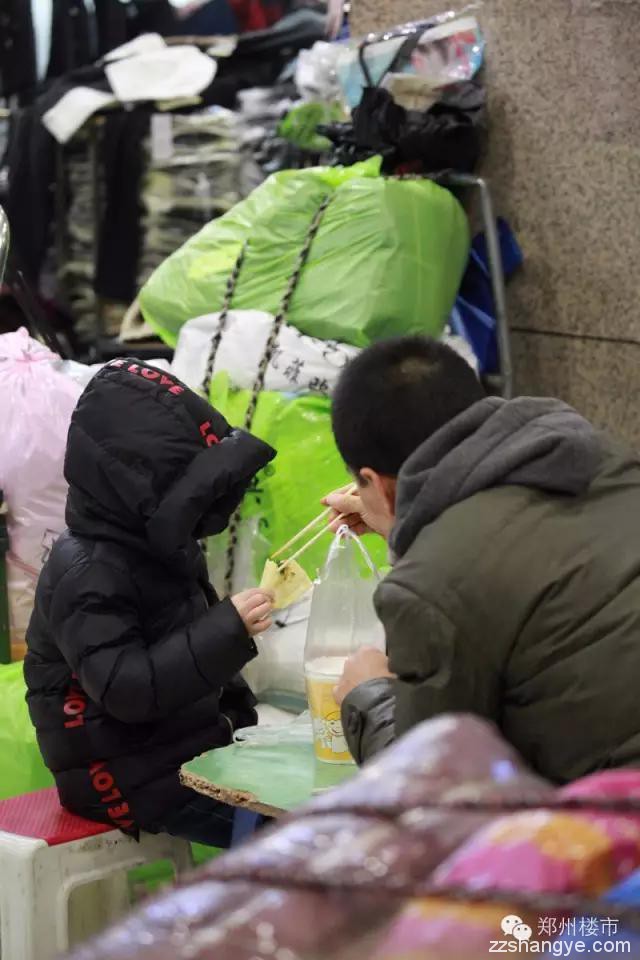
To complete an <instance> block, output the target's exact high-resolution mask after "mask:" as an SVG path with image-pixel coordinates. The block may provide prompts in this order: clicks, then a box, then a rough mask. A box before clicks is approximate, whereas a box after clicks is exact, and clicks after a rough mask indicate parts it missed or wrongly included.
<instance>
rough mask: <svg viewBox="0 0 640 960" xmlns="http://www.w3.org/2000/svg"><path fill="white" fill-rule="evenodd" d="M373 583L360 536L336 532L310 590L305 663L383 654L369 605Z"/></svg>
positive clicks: (375, 576) (375, 580) (372, 570)
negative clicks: (364, 652) (366, 650)
mask: <svg viewBox="0 0 640 960" xmlns="http://www.w3.org/2000/svg"><path fill="white" fill-rule="evenodd" d="M379 581H380V574H379V572H378V569H377V567H376V566H375V564H374V562H373V560H372V559H371V557H370V555H369V552H368V551H367V548H366V547H365V545H364V543H363V542H362V540H361V539H360V537H357V536H356V535H355V534H354V533H353V532H352V531H351V530H350V529H349V527H347V526H343V527H341V528H340V529H339V530H338V532H337V534H336V536H335V538H334V540H333V543H332V544H331V548H330V550H329V554H328V556H327V562H326V563H325V566H324V569H323V571H322V573H321V575H320V578H319V580H318V582H317V583H316V584H315V586H314V590H313V599H312V601H311V612H310V614H309V627H308V630H307V642H306V646H305V654H304V657H305V664H308V663H309V662H311V661H313V660H315V659H316V658H318V657H340V658H345V657H348V656H350V655H351V654H352V653H355V652H356V650H358V649H359V648H360V647H365V646H366V647H378V648H379V649H380V650H384V647H385V641H384V629H383V627H382V624H381V623H380V621H379V620H378V617H377V614H376V611H375V608H374V606H373V594H374V592H375V589H376V587H377V586H378V583H379Z"/></svg>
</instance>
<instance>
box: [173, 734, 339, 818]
mask: <svg viewBox="0 0 640 960" xmlns="http://www.w3.org/2000/svg"><path fill="white" fill-rule="evenodd" d="M356 770H357V767H356V765H355V764H334V763H321V762H320V761H318V760H316V758H315V754H314V752H313V746H312V744H311V743H309V744H306V743H293V744H285V743H283V744H270V745H266V744H260V745H258V744H256V745H253V744H252V745H242V744H232V745H231V746H230V747H223V748H222V749H220V750H211V751H210V752H209V753H204V754H202V756H200V757H197V758H196V759H195V760H192V761H191V762H190V763H187V764H185V765H184V767H183V768H182V781H183V783H184V784H185V785H186V786H189V787H191V788H192V789H193V790H197V791H198V793H203V794H206V795H207V796H211V797H215V798H216V799H219V800H222V801H224V802H225V803H229V804H231V805H232V806H235V807H246V808H248V809H250V810H255V811H256V812H257V813H264V814H265V815H267V816H271V817H278V816H282V814H283V813H286V812H287V811H289V810H293V809H294V807H298V806H300V805H301V804H303V803H305V802H306V801H307V800H309V799H310V797H312V796H313V794H314V793H318V792H320V791H323V790H327V789H329V788H330V787H333V786H336V785H337V784H339V783H342V781H343V780H346V779H347V778H348V777H352V776H353V775H354V773H355V772H356Z"/></svg>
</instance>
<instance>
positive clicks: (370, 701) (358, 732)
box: [342, 677, 395, 764]
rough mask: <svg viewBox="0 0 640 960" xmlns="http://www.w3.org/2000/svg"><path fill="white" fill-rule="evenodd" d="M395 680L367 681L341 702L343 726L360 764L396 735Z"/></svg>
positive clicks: (352, 752)
mask: <svg viewBox="0 0 640 960" xmlns="http://www.w3.org/2000/svg"><path fill="white" fill-rule="evenodd" d="M394 715H395V693H394V681H393V680H390V679H387V678H386V677H382V678H380V679H377V680H367V681H366V682H365V683H361V684H360V685H359V686H358V687H356V688H355V690H352V691H351V693H350V694H348V695H347V696H346V697H345V699H344V700H343V702H342V726H343V729H344V734H345V737H346V740H347V744H348V746H349V750H350V751H351V755H352V757H353V758H354V760H355V761H356V763H358V764H362V763H364V762H365V761H366V760H368V759H369V758H370V757H372V756H373V755H374V754H376V753H378V752H379V751H380V750H383V749H384V747H386V746H388V745H389V743H391V741H392V740H393V739H394V735H395V716H394Z"/></svg>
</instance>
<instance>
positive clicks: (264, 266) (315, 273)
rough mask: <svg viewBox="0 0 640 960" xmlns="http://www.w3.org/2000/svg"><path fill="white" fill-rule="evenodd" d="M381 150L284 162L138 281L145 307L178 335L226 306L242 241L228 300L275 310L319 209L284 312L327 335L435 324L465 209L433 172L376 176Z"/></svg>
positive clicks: (449, 302)
mask: <svg viewBox="0 0 640 960" xmlns="http://www.w3.org/2000/svg"><path fill="white" fill-rule="evenodd" d="M379 172H380V160H379V158H373V159H372V160H368V161H366V162H365V163H361V164H356V165H355V166H353V167H344V168H343V167H331V168H322V167H319V168H316V169H306V170H287V171H283V172H281V173H276V174H274V175H273V176H272V177H270V178H269V179H268V180H267V181H265V183H263V184H262V185H261V186H260V187H258V188H257V189H256V190H254V191H253V193H252V194H251V195H250V196H249V197H247V199H246V200H243V201H242V202H241V203H239V204H237V205H236V206H235V207H233V209H232V210H230V211H229V212H228V213H227V214H225V215H224V216H223V217H220V218H219V219H217V220H213V221H212V222H211V223H209V224H208V225H207V226H206V227H204V228H203V229H202V230H201V231H200V232H199V233H197V234H196V235H195V236H194V237H192V238H191V239H190V240H188V241H187V243H185V244H184V246H182V247H181V248H180V249H179V250H177V251H176V252H175V253H174V254H172V256H170V257H169V258H168V259H167V260H165V261H164V263H163V264H161V266H160V267H158V269H157V270H156V271H155V273H154V274H153V275H152V276H151V278H150V279H149V281H148V282H147V284H146V285H145V286H144V287H143V289H142V291H141V293H140V306H141V310H142V313H143V315H144V317H145V319H146V320H147V321H148V322H149V323H150V324H151V325H152V326H153V327H154V328H155V330H157V332H158V333H159V334H160V335H161V336H162V337H163V339H164V340H165V341H166V342H167V343H169V344H171V345H175V343H176V341H177V337H178V333H179V331H180V328H181V326H182V325H183V324H184V323H185V322H186V321H187V320H190V319H191V318H193V317H197V316H201V315H203V314H208V313H213V312H216V311H218V310H220V309H221V306H222V303H223V299H224V293H225V288H226V285H227V281H228V278H229V276H230V274H231V272H232V271H233V268H234V265H235V264H236V261H237V259H238V257H239V254H240V252H241V250H242V249H243V247H244V246H245V245H246V253H245V257H244V261H243V264H242V268H241V270H240V275H239V280H238V284H237V287H236V290H235V293H234V296H233V301H232V306H233V307H235V308H236V309H258V310H264V311H267V312H270V313H274V314H275V313H277V312H278V309H279V307H280V305H281V302H282V298H283V295H284V293H285V290H286V288H287V283H288V281H289V278H290V277H291V275H292V273H293V272H294V269H295V265H296V262H297V258H298V256H299V253H300V250H301V248H302V245H303V243H304V240H305V237H306V236H307V233H308V230H309V226H310V224H311V222H312V220H313V218H314V216H315V215H316V213H317V211H318V208H319V207H320V206H321V204H322V202H323V201H324V200H325V199H326V198H327V197H329V198H330V202H329V204H328V206H327V209H326V211H325V212H324V215H323V217H322V221H321V224H320V228H319V230H318V234H317V236H316V238H315V240H314V242H313V245H312V247H311V251H310V254H309V258H308V260H307V262H306V264H305V266H304V268H303V270H302V275H301V278H300V281H299V283H298V285H297V287H296V290H295V293H294V296H293V300H292V303H291V306H290V309H289V312H288V315H287V321H288V322H289V323H291V324H292V325H293V326H294V327H297V328H298V330H300V331H301V332H302V333H306V334H309V335H311V336H315V337H319V338H321V339H323V340H332V339H333V340H340V341H343V342H345V343H351V344H354V345H356V346H366V345H368V344H369V343H371V342H373V341H374V340H377V339H380V338H381V337H388V336H392V335H395V334H410V333H418V332H421V333H426V334H431V335H433V336H439V335H440V334H441V333H442V330H443V328H444V324H445V322H446V320H447V317H448V315H449V313H450V310H451V307H452V306H453V303H454V300H455V297H456V295H457V292H458V287H459V284H460V280H461V277H462V273H463V270H464V268H465V265H466V261H467V254H468V248H469V228H468V223H467V218H466V215H465V213H464V211H463V209H462V207H461V206H460V204H459V203H458V201H457V200H456V199H455V198H454V197H453V195H452V194H451V193H449V191H447V190H445V189H443V188H442V187H439V186H438V185H437V184H435V183H432V182H431V181H429V180H398V179H387V178H384V177H381V176H380V173H379Z"/></svg>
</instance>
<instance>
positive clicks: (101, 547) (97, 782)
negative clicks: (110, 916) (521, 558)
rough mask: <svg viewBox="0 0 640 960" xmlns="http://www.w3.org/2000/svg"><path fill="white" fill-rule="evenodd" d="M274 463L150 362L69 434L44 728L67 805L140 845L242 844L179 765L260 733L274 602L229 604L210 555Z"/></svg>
mask: <svg viewBox="0 0 640 960" xmlns="http://www.w3.org/2000/svg"><path fill="white" fill-rule="evenodd" d="M274 456H275V452H274V451H273V450H272V449H271V448H270V447H268V446H267V445H266V444H264V443H262V442H261V441H260V440H258V439H256V438H255V437H253V436H251V435H250V434H247V433H244V432H242V431H239V430H232V429H231V428H230V427H229V425H228V423H227V422H226V421H225V420H224V418H223V417H222V416H221V415H220V414H219V413H218V412H217V411H216V410H214V409H213V407H211V406H210V405H209V404H208V403H207V402H206V401H205V400H203V399H202V398H200V397H199V396H197V395H196V394H195V393H193V392H192V391H190V390H189V389H188V388H187V387H185V386H184V385H183V384H182V383H180V382H179V381H178V380H176V379H175V377H173V376H171V375H170V374H167V373H165V372H163V371H162V370H158V369H156V368H154V367H151V366H149V365H144V364H141V363H139V362H138V361H136V360H115V361H113V362H112V363H110V364H108V365H107V366H106V367H104V368H103V369H102V370H101V371H100V372H99V373H98V374H97V375H96V376H95V377H94V378H93V380H92V381H91V382H90V383H89V385H88V387H87V389H86V390H85V391H84V393H83V394H82V396H81V398H80V400H79V402H78V406H77V408H76V410H75V413H74V415H73V418H72V421H71V427H70V430H69V438H68V444H67V453H66V459H65V476H66V479H67V481H68V483H69V495H68V500H67V512H66V520H67V525H68V530H67V531H66V532H65V533H64V534H63V535H62V536H61V537H60V538H59V539H58V540H57V542H56V543H55V545H54V547H53V549H52V551H51V554H50V557H49V559H48V561H47V563H46V564H45V566H44V568H43V570H42V573H41V575H40V580H39V582H38V588H37V592H36V602H35V609H34V613H33V616H32V618H31V623H30V626H29V630H28V634H27V643H28V653H27V657H26V660H25V677H26V682H27V686H28V695H27V698H28V702H29V709H30V713H31V718H32V720H33V723H34V725H35V727H36V731H37V735H38V742H39V744H40V749H41V751H42V755H43V757H44V759H45V762H46V764H47V766H48V767H49V768H50V770H51V771H52V772H53V774H54V776H55V780H56V784H57V787H58V792H59V794H60V800H61V802H62V804H63V805H64V806H65V807H67V808H68V809H69V810H72V811H74V812H75V813H78V814H81V815H82V816H85V817H88V818H89V819H92V820H97V821H100V822H106V823H112V824H114V825H116V826H118V827H120V828H121V829H123V830H125V831H127V832H133V833H135V832H136V830H138V829H140V828H143V829H145V830H147V831H151V832H159V831H163V830H164V831H167V832H169V833H173V834H175V835H178V836H184V837H186V838H188V839H191V840H198V841H201V842H203V843H211V844H215V845H217V846H222V845H228V842H229V839H230V829H231V811H230V808H228V807H226V806H224V805H223V804H219V803H217V802H216V801H214V800H211V799H209V798H205V797H200V796H199V795H197V794H195V793H193V792H192V791H191V790H189V789H187V788H185V787H183V786H182V785H181V784H180V780H179V770H180V766H181V765H182V764H183V763H185V762H186V761H188V760H190V759H191V758H192V757H194V756H196V755H197V754H200V753H202V752H203V751H205V750H209V749H211V748H212V747H221V746H225V745H226V744H228V743H230V742H231V739H232V737H233V731H234V730H235V729H236V728H237V727H242V726H247V725H250V724H253V723H255V722H256V713H255V699H254V697H253V694H252V693H251V691H250V689H249V687H248V686H247V685H246V684H245V683H244V681H243V680H242V679H241V678H240V676H239V671H240V670H241V669H242V667H244V665H245V664H246V663H247V662H248V661H249V660H251V659H252V658H253V657H254V656H255V655H256V652H257V650H256V646H255V643H254V641H253V639H252V637H253V636H254V635H255V634H257V633H259V632H261V631H262V630H264V629H265V628H266V627H267V626H268V625H269V616H270V612H271V597H270V596H269V595H268V594H266V593H265V592H264V591H262V590H249V591H246V592H245V593H242V594H239V595H237V596H235V597H232V598H231V599H226V600H221V601H220V600H218V598H217V596H216V595H215V593H214V591H213V589H212V587H211V585H210V584H209V580H208V576H207V569H206V564H205V561H204V557H203V554H202V550H201V548H200V545H199V539H200V538H202V537H204V536H209V535H212V534H216V533H220V532H221V531H222V530H224V529H225V527H226V526H227V523H228V520H229V518H230V516H231V514H232V513H233V511H234V510H235V508H236V507H237V506H238V504H239V503H240V501H241V499H242V497H243V495H244V493H245V491H246V489H247V487H248V485H249V484H250V482H251V480H252V479H253V477H254V476H255V475H256V473H257V472H258V471H259V470H261V469H262V468H263V467H264V466H266V464H267V463H268V462H269V461H270V460H272V459H273V457H274Z"/></svg>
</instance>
